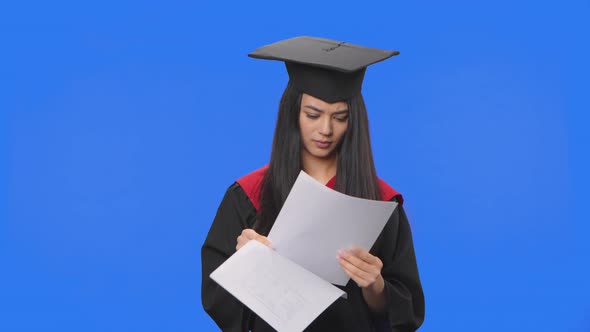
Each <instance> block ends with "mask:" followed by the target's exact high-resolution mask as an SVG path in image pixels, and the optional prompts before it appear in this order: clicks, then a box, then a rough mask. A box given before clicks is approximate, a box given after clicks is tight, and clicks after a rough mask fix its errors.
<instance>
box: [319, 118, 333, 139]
mask: <svg viewBox="0 0 590 332" xmlns="http://www.w3.org/2000/svg"><path fill="white" fill-rule="evenodd" d="M320 134H322V135H324V136H330V135H332V121H331V119H329V118H327V119H323V120H322V123H321V126H320Z"/></svg>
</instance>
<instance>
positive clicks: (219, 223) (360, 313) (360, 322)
mask: <svg viewBox="0 0 590 332" xmlns="http://www.w3.org/2000/svg"><path fill="white" fill-rule="evenodd" d="M265 170H266V168H264V167H263V168H261V169H259V170H257V171H255V172H253V173H251V174H249V175H247V176H245V177H243V178H241V179H239V180H238V181H237V182H235V183H234V184H232V185H231V186H230V187H229V188H228V189H227V191H226V193H225V196H224V197H223V200H222V202H221V204H220V205H219V208H218V210H217V214H216V216H215V219H214V220H213V224H212V225H211V228H210V230H209V233H208V235H207V238H206V240H205V243H204V244H203V247H202V248H201V262H202V285H201V300H202V303H203V307H204V309H205V311H206V312H207V313H208V314H209V315H210V316H211V318H213V320H214V321H215V322H216V323H217V325H218V326H219V328H220V329H221V330H222V331H228V332H229V331H231V332H238V331H239V332H242V331H255V332H265V331H275V330H274V329H273V328H272V327H270V326H269V325H268V324H267V323H266V322H265V321H264V320H262V319H261V318H259V317H258V316H256V314H255V313H253V312H252V311H251V310H249V309H248V308H247V307H246V306H244V305H243V304H242V303H241V302H239V301H238V300H237V299H236V298H234V297H233V296H232V295H231V294H229V293H228V292H227V291H225V290H224V289H223V288H222V287H221V286H219V285H218V284H217V283H216V282H214V281H213V280H211V278H209V275H210V274H211V272H213V271H214V270H215V269H216V268H217V267H218V266H219V265H221V264H222V263H223V262H224V261H225V260H226V259H227V258H228V257H230V256H231V255H232V254H233V253H234V252H235V251H236V243H237V242H236V239H237V238H238V236H239V235H240V234H241V232H242V230H243V229H245V228H252V227H253V226H254V222H255V220H256V214H257V209H258V208H259V206H258V201H257V199H256V197H258V193H259V190H260V181H261V179H262V176H263V175H264V171H265ZM379 181H380V185H381V194H382V197H384V198H385V199H386V200H393V201H397V202H399V203H400V204H399V205H398V207H397V208H396V209H395V211H394V212H393V214H392V215H391V217H390V218H389V220H388V222H387V223H386V225H385V227H384V228H383V231H382V232H381V234H380V235H379V237H378V239H377V241H376V242H375V245H374V246H373V248H371V250H370V252H371V254H373V255H375V256H378V257H379V259H381V261H382V262H383V268H382V270H381V274H382V276H383V279H384V280H385V296H386V299H387V302H386V303H387V304H386V308H385V312H384V313H383V314H380V315H376V314H373V313H372V312H371V311H370V309H369V307H368V305H367V304H366V302H365V300H364V298H363V295H362V291H361V288H360V287H359V286H357V285H356V283H355V282H354V281H353V280H352V279H351V280H350V281H349V282H348V284H347V285H346V286H344V287H341V288H342V289H343V290H344V291H345V292H346V293H347V298H346V299H345V298H339V299H338V300H336V302H334V303H333V304H332V305H331V306H329V307H328V308H327V309H326V310H325V311H324V312H323V313H322V314H320V316H318V317H317V318H316V319H315V320H314V321H313V322H312V323H311V324H310V325H309V326H308V327H307V329H306V330H305V331H355V332H358V331H396V332H397V331H400V332H401V331H415V330H416V329H417V328H418V327H419V326H420V325H421V324H422V321H423V320H424V295H423V292H422V286H421V284H420V279H419V275H418V269H417V266H416V258H415V254H414V247H413V243H412V235H411V231H410V225H409V223H408V219H407V217H406V214H405V212H404V209H403V206H402V203H403V199H402V197H401V195H400V194H399V193H397V192H396V191H395V190H394V189H393V188H391V187H389V186H388V185H387V184H386V183H385V182H383V181H381V180H379ZM333 184H334V179H332V180H331V181H330V182H328V183H327V184H326V185H327V186H329V187H333Z"/></svg>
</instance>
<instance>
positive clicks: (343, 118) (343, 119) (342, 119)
mask: <svg viewBox="0 0 590 332" xmlns="http://www.w3.org/2000/svg"><path fill="white" fill-rule="evenodd" d="M336 120H337V121H340V122H345V121H346V120H348V115H347V116H337V117H336Z"/></svg>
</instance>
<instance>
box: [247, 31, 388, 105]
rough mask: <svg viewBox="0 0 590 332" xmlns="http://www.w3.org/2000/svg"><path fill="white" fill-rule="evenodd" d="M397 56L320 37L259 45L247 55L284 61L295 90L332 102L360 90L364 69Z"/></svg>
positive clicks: (344, 98)
mask: <svg viewBox="0 0 590 332" xmlns="http://www.w3.org/2000/svg"><path fill="white" fill-rule="evenodd" d="M398 54H399V52H398V51H387V50H381V49H377V48H369V47H364V46H359V45H353V44H349V43H345V42H339V41H335V40H330V39H324V38H316V37H295V38H291V39H286V40H282V41H279V42H276V43H273V44H269V45H266V46H262V47H260V48H258V49H256V50H255V51H254V52H252V53H250V54H248V56H249V57H252V58H257V59H265V60H279V61H284V62H285V65H286V66H287V72H288V74H289V81H290V82H291V83H292V84H293V86H294V87H295V88H296V89H298V90H299V91H301V92H304V93H307V94H309V95H312V96H314V97H316V98H319V99H322V100H324V101H326V102H329V103H333V102H336V101H341V100H346V99H348V98H350V97H352V96H354V95H356V94H358V93H359V92H360V91H361V87H362V84H363V78H364V76H365V70H366V69H367V66H369V65H372V64H374V63H376V62H379V61H383V60H385V59H388V58H390V57H392V56H394V55H398Z"/></svg>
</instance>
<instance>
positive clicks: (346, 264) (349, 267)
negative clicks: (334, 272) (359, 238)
mask: <svg viewBox="0 0 590 332" xmlns="http://www.w3.org/2000/svg"><path fill="white" fill-rule="evenodd" d="M338 261H339V263H340V265H341V266H342V267H343V268H344V270H346V271H349V272H351V273H352V274H354V275H355V276H358V277H359V278H360V279H362V280H365V281H370V280H371V279H374V278H372V276H371V273H369V272H368V271H365V270H362V269H360V268H359V267H357V266H356V265H354V264H353V263H351V262H350V261H349V260H347V259H345V258H342V257H340V258H339V260H338Z"/></svg>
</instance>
